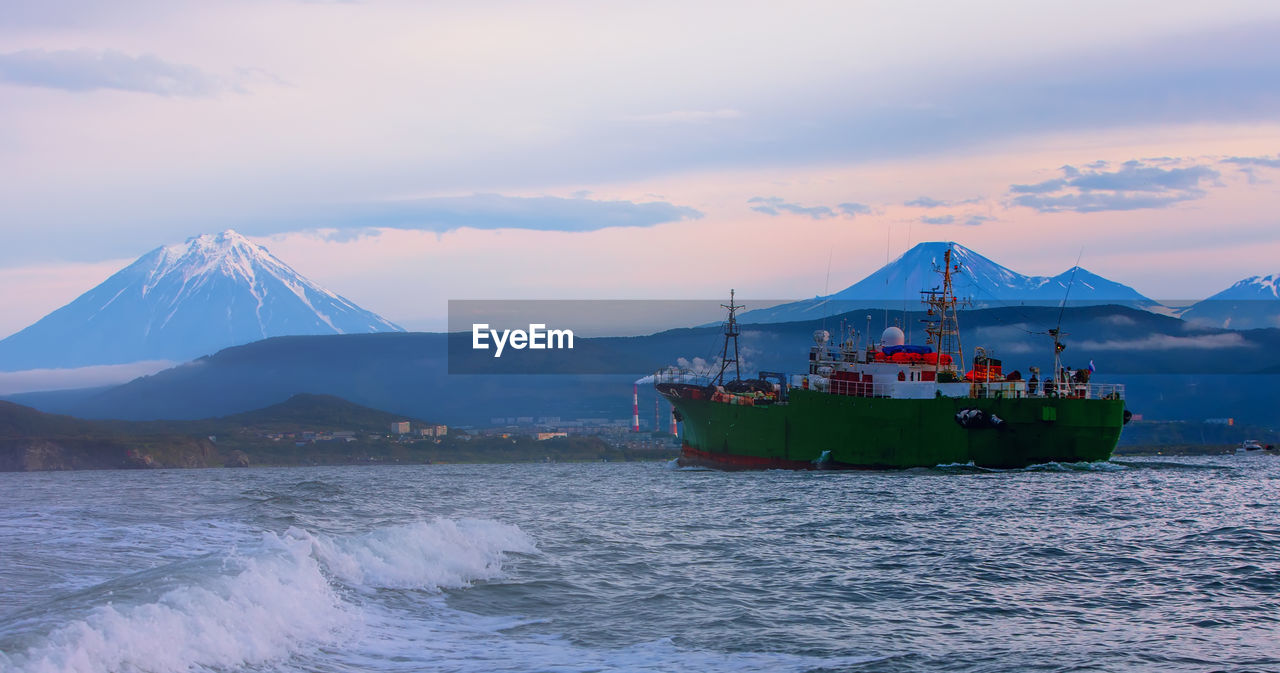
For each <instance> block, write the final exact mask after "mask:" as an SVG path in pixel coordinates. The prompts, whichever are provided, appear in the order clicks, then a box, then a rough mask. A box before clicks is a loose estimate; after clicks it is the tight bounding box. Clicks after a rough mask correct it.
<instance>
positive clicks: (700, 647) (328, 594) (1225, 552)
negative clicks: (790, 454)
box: [0, 456, 1280, 672]
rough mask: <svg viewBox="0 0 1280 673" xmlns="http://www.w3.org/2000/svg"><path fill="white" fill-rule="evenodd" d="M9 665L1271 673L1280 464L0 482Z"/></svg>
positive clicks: (230, 475) (405, 471)
mask: <svg viewBox="0 0 1280 673" xmlns="http://www.w3.org/2000/svg"><path fill="white" fill-rule="evenodd" d="M0 494H3V497H2V499H0V670H3V671H85V672H90V671H92V672H99V671H189V670H194V671H316V672H342V671H464V672H465V671H477V672H479V671H557V672H578V671H582V672H586V671H1037V670H1043V671H1089V670H1153V671H1156V670H1159V671H1201V670H1206V671H1207V670H1242V671H1243V670H1280V459H1277V458H1274V457H1268V456H1256V457H1241V458H1236V457H1230V456H1225V457H1215V458H1186V459H1159V460H1157V459H1133V460H1125V461H1123V462H1114V463H1109V464H1100V465H1092V466H1081V465H1077V466H1056V465H1055V466H1043V467H1039V468H1032V469H1028V470H1020V471H1012V472H988V471H979V470H974V469H972V468H964V467H956V468H939V469H934V470H912V471H906V472H869V473H830V472H815V473H792V472H759V473H735V474H726V473H719V472H707V471H690V470H677V469H672V468H671V467H669V466H665V465H662V464H593V465H510V466H418V467H368V468H352V467H347V468H292V469H247V470H227V469H215V470H186V471H153V472H78V473H36V474H0Z"/></svg>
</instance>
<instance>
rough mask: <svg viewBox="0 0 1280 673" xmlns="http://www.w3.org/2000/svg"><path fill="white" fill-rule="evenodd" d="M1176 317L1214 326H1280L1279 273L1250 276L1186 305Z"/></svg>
mask: <svg viewBox="0 0 1280 673" xmlns="http://www.w3.org/2000/svg"><path fill="white" fill-rule="evenodd" d="M1179 317H1181V318H1182V319H1183V320H1189V321H1191V322H1197V323H1201V324H1206V325H1212V326H1214V327H1226V328H1230V329H1254V328H1258V327H1280V273H1273V274H1271V275H1270V276H1251V277H1249V278H1245V279H1244V280H1242V281H1239V282H1238V283H1236V284H1235V285H1232V286H1231V287H1229V288H1227V289H1225V290H1223V291H1222V292H1219V293H1218V294H1215V295H1213V296H1212V297H1209V298H1208V299H1204V300H1202V301H1198V302H1196V303H1194V304H1192V305H1191V306H1188V307H1187V308H1186V310H1184V311H1183V312H1182V313H1181V314H1180V315H1179Z"/></svg>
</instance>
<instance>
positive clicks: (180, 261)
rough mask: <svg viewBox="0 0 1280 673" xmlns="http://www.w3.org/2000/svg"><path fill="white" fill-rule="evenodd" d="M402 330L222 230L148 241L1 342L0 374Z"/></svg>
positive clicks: (179, 357) (187, 356) (177, 357)
mask: <svg viewBox="0 0 1280 673" xmlns="http://www.w3.org/2000/svg"><path fill="white" fill-rule="evenodd" d="M401 331H404V330H403V329H401V328H400V327H399V326H397V325H395V324H394V323H392V322H390V321H388V320H386V319H385V318H383V317H381V316H379V315H377V314H375V313H372V312H370V311H367V310H365V309H362V308H360V307H359V306H356V305H355V304H354V303H353V302H351V301H350V300H348V299H345V298H343V297H341V296H339V295H338V294H335V293H334V292H331V291H329V290H327V289H325V288H323V287H321V286H319V285H317V284H316V283H314V282H312V281H310V280H308V279H306V278H305V277H303V276H302V275H301V274H299V273H298V272H297V271H295V270H293V269H292V268H291V267H290V266H289V265H287V264H285V263H284V262H282V261H281V260H279V259H277V258H276V257H275V256H274V255H272V254H271V253H270V252H268V251H267V249H266V248H263V247H262V246H260V245H257V244H255V243H253V242H252V241H250V240H248V239H247V238H245V237H244V236H241V235H240V234H238V233H236V232H235V231H231V230H227V231H224V232H222V233H219V234H205V235H200V236H195V237H192V238H190V239H187V241H186V242H185V243H182V244H178V245H169V246H162V247H159V248H156V249H155V250H152V251H151V252H148V253H147V254H145V255H143V256H142V257H139V258H138V260H137V261H135V262H134V263H132V264H130V265H129V266H127V267H125V268H124V269H122V270H120V271H119V272H117V273H115V274H114V275H112V276H111V277H110V278H108V279H107V280H105V281H103V282H102V283H101V284H100V285H98V286H97V287H95V288H93V289H91V290H89V291H88V292H86V293H84V294H82V295H80V296H79V297H78V298H76V299H75V300H74V301H72V302H71V303H70V304H67V305H66V306H63V307H62V308H60V309H58V310H56V311H54V312H53V313H50V314H49V315H47V316H45V317H44V318H41V319H40V320H39V321H38V322H36V323H35V324H33V325H31V326H29V327H27V328H26V329H23V330H22V331H20V332H18V333H16V334H13V335H12V336H9V337H8V338H6V339H4V340H0V371H16V370H23V369H37V368H71V367H82V366H88V365H104V364H122V363H128V362H137V361H142V360H176V361H184V360H189V359H191V358H194V357H198V356H201V355H206V354H210V353H213V352H216V351H218V350H220V349H222V348H225V347H228V346H234V345H238V344H244V343H250V342H253V341H258V340H260V339H265V338H269V337H274V336H286V335H313V334H358V333H368V332H401Z"/></svg>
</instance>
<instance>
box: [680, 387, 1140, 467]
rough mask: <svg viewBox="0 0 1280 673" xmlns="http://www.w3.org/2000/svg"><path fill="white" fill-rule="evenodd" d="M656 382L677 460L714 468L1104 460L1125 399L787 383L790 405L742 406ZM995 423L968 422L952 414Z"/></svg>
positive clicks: (986, 464)
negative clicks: (677, 422) (875, 392)
mask: <svg viewBox="0 0 1280 673" xmlns="http://www.w3.org/2000/svg"><path fill="white" fill-rule="evenodd" d="M688 390H689V388H688V387H686V386H659V392H661V393H662V394H663V395H664V396H665V397H667V398H668V399H669V400H670V401H671V403H672V405H673V406H674V407H675V408H676V410H677V411H678V412H679V414H680V416H681V417H682V418H683V421H684V430H683V451H682V454H681V458H680V462H681V464H685V465H701V466H706V467H714V468H719V469H737V470H741V469H775V468H782V469H822V468H829V469H903V468H911V467H933V466H936V465H950V464H968V463H972V464H974V465H977V466H982V467H991V468H1018V467H1026V466H1028V465H1035V464H1039V463H1047V462H1093V461H1100V460H1107V459H1109V458H1110V457H1111V453H1112V451H1113V450H1114V449H1115V446H1116V441H1117V440H1118V439H1119V437H1120V429H1121V427H1122V426H1123V424H1124V419H1123V415H1124V401H1123V400H1120V399H1075V398H1046V397H1022V398H982V399H974V398H952V397H939V398H933V399H892V398H873V397H855V396H847V395H832V394H828V393H823V392H816V391H812V390H803V389H792V390H791V391H790V400H789V403H787V404H769V405H759V406H740V405H735V404H725V403H723V402H715V401H711V400H710V399H705V398H704V399H694V398H695V397H696V396H695V395H689V394H687V393H688ZM975 410H976V411H981V412H982V417H983V418H991V417H992V416H994V417H995V418H997V419H999V422H991V423H986V424H975V425H971V426H969V427H965V426H963V425H961V423H960V422H958V421H957V420H956V415H957V413H960V412H964V411H969V412H973V411H975Z"/></svg>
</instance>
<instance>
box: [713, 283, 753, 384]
mask: <svg viewBox="0 0 1280 673" xmlns="http://www.w3.org/2000/svg"><path fill="white" fill-rule="evenodd" d="M733 295H734V291H733V290H729V303H728V304H721V305H720V306H721V307H723V308H727V309H729V319H728V320H726V321H725V323H724V349H723V350H722V351H721V353H720V373H719V374H716V378H715V380H714V381H712V382H711V384H712V385H720V384H722V383H724V371H725V370H726V369H728V368H729V363H730V362H732V363H733V372H734V375H735V379H739V380H740V379H741V378H742V366H741V363H740V362H739V361H738V334H740V332H739V331H738V309H740V308H746V307H745V306H743V305H741V304H735V303H734V301H733ZM730 339H732V340H733V357H729V340H730Z"/></svg>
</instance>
